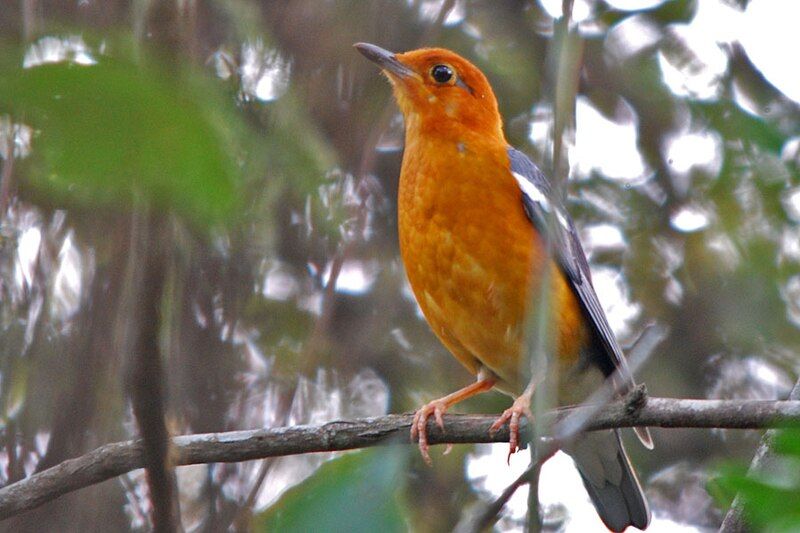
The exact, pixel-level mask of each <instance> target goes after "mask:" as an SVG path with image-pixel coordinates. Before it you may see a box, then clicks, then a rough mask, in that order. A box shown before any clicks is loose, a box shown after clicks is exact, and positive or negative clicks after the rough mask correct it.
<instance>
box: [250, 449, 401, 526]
mask: <svg viewBox="0 0 800 533" xmlns="http://www.w3.org/2000/svg"><path fill="white" fill-rule="evenodd" d="M405 463H406V453H405V450H404V449H403V448H399V447H380V448H376V449H372V450H366V451H360V452H354V453H349V454H347V455H345V456H343V457H341V458H338V459H335V460H333V461H330V462H328V463H325V464H324V465H322V466H321V467H320V468H319V470H317V472H316V473H315V474H314V475H313V476H311V477H310V478H308V479H307V480H306V481H304V482H303V483H301V484H300V485H298V486H296V487H293V488H291V489H289V490H288V491H287V492H286V493H285V494H284V495H283V496H282V497H281V499H280V500H279V501H278V502H277V503H275V504H274V505H273V506H272V507H270V508H269V509H267V510H266V511H265V512H264V513H262V514H261V515H259V516H258V517H256V521H255V526H256V527H255V530H256V531H265V532H266V531H281V532H292V531H298V532H301V531H302V532H305V531H326V532H337V531H341V532H358V531H365V532H367V531H386V532H391V531H406V530H407V529H408V526H407V524H406V523H405V521H404V518H403V517H404V516H406V515H407V513H406V512H405V509H404V506H403V505H402V503H401V502H400V494H401V493H402V487H403V484H404V482H403V472H404V466H405Z"/></svg>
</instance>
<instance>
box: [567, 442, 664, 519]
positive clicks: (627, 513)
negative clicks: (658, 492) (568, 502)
mask: <svg viewBox="0 0 800 533" xmlns="http://www.w3.org/2000/svg"><path fill="white" fill-rule="evenodd" d="M564 451H566V452H567V453H568V454H569V455H571V456H572V458H573V460H574V461H575V464H576V466H577V467H578V471H579V472H580V474H581V477H582V478H583V484H584V485H585V486H586V490H587V491H588V492H589V496H590V497H591V499H592V502H593V503H594V506H595V508H596V509H597V514H599V515H600V518H601V519H602V520H603V523H604V524H605V525H606V527H608V529H610V530H611V531H624V530H625V528H627V527H628V526H634V527H637V528H639V529H645V528H646V527H647V526H648V525H649V524H650V508H649V506H648V505H647V500H646V499H645V496H644V493H643V492H642V487H641V485H639V480H638V479H637V478H636V474H635V473H634V471H633V468H632V467H631V462H630V460H629V459H628V455H627V454H626V453H625V448H624V447H623V446H622V440H621V439H620V435H619V431H618V430H609V431H595V432H590V433H588V434H586V435H585V436H584V437H581V438H580V439H578V440H577V442H575V443H573V444H572V445H571V446H569V447H568V448H566V449H565V450H564Z"/></svg>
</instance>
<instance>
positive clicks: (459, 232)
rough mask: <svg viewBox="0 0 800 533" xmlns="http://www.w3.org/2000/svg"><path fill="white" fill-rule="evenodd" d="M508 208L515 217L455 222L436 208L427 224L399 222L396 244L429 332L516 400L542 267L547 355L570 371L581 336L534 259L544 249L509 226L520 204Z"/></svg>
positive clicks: (574, 312)
mask: <svg viewBox="0 0 800 533" xmlns="http://www.w3.org/2000/svg"><path fill="white" fill-rule="evenodd" d="M418 207H419V206H418ZM509 209H517V210H518V211H519V213H514V212H509V211H507V212H505V216H503V215H501V216H497V217H494V218H490V219H487V218H480V217H470V216H469V215H468V214H466V216H463V217H458V219H457V220H456V219H452V218H448V217H447V216H446V211H445V214H442V211H443V210H442V209H439V210H437V211H436V213H437V214H436V216H433V217H430V218H425V217H418V216H416V217H408V218H407V219H405V220H404V217H403V216H401V219H400V237H401V250H402V254H403V261H404V263H405V266H406V270H407V273H408V277H409V281H410V283H411V286H412V289H413V290H414V294H415V295H416V297H417V301H418V303H419V305H420V307H421V308H422V311H423V313H424V314H425V317H426V319H427V320H428V322H429V324H430V325H431V328H432V329H433V331H434V332H435V333H436V334H437V336H438V337H439V338H440V339H441V340H442V342H443V343H444V344H445V345H446V346H447V347H448V348H449V349H450V351H451V352H452V353H453V355H454V356H455V357H456V358H457V359H458V360H459V361H460V362H461V363H462V364H464V365H465V366H466V367H467V368H468V369H469V370H470V371H472V372H473V373H476V372H477V371H478V369H479V368H480V367H481V366H485V367H487V368H488V369H489V370H491V371H492V372H493V373H494V374H496V375H497V377H499V378H500V379H501V380H502V381H501V383H500V384H499V385H500V387H499V388H500V389H501V390H504V391H505V392H510V393H516V392H519V391H521V389H522V388H524V386H525V383H526V381H527V380H528V379H529V377H530V374H529V372H527V368H528V366H529V364H528V362H527V361H526V360H524V358H522V357H521V354H522V353H523V349H522V347H523V343H524V341H525V340H526V339H525V327H526V320H527V317H526V310H528V307H529V306H528V302H529V300H531V298H530V297H531V293H532V286H533V284H534V283H535V284H537V287H538V286H539V283H540V280H541V279H542V276H543V274H544V273H545V267H546V266H548V267H549V268H550V270H549V272H548V273H547V277H548V282H549V283H550V289H549V290H550V292H549V300H550V308H549V310H548V315H546V316H547V319H548V320H550V323H551V328H552V329H551V331H553V332H554V333H555V335H554V336H553V338H552V339H551V340H552V343H553V346H551V347H549V348H550V350H549V351H550V352H551V353H552V354H553V355H555V356H557V360H558V361H559V362H560V363H562V364H566V365H569V366H574V363H575V362H576V361H577V359H578V352H579V350H580V344H581V343H582V342H583V338H584V331H583V322H582V320H581V316H580V311H579V307H578V305H577V302H576V300H575V297H574V295H573V293H572V291H571V289H570V288H569V286H568V284H567V282H566V280H565V279H564V277H563V274H562V273H561V271H560V270H559V269H558V268H556V267H555V266H554V264H553V263H552V261H551V260H550V259H549V258H548V257H547V256H546V255H545V254H544V253H539V251H540V250H541V251H543V250H544V246H543V245H542V244H543V243H542V242H540V239H539V236H538V234H537V233H536V232H535V231H534V230H533V228H532V226H531V225H530V223H528V221H527V220H526V219H522V220H517V219H515V217H524V213H523V212H522V207H521V204H515V205H513V206H509ZM498 212H499V213H504V211H502V210H501V211H498ZM462 214H464V213H462ZM412 220H413V221H414V222H413V225H412V224H411V221H412ZM534 290H535V289H534ZM533 294H534V295H535V292H534V293H533ZM534 300H535V299H534ZM528 340H529V341H531V342H535V339H528ZM559 366H562V365H559Z"/></svg>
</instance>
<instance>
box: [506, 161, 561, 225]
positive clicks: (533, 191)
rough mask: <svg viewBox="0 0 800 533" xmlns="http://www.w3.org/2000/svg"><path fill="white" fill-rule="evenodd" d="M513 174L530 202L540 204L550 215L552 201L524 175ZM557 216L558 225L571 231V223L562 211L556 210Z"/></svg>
mask: <svg viewBox="0 0 800 533" xmlns="http://www.w3.org/2000/svg"><path fill="white" fill-rule="evenodd" d="M511 174H513V175H514V179H515V180H517V185H519V188H520V189H522V193H523V194H524V195H525V196H527V197H528V199H529V200H530V201H532V202H534V203H536V204H538V205H539V206H540V207H541V208H542V209H543V210H544V211H545V212H547V213H549V212H550V209H551V204H550V200H548V199H547V196H545V195H544V193H543V192H542V191H541V189H539V187H537V186H536V185H534V184H533V183H531V181H529V180H528V179H527V178H525V176H523V175H522V174H519V173H517V172H512V173H511ZM555 215H556V219H557V220H558V223H559V224H561V226H562V227H564V228H567V229H569V222H567V217H566V216H565V215H564V213H563V212H562V211H561V209H558V208H556V212H555Z"/></svg>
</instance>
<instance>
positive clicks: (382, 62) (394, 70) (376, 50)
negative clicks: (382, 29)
mask: <svg viewBox="0 0 800 533" xmlns="http://www.w3.org/2000/svg"><path fill="white" fill-rule="evenodd" d="M353 47H354V48H355V49H356V50H358V51H359V52H361V54H362V55H363V56H364V57H366V58H367V59H369V60H370V61H372V62H373V63H375V64H376V65H378V66H379V67H380V68H382V69H383V70H385V71H386V72H388V73H389V74H394V75H395V76H398V77H400V78H404V77H407V76H412V75H413V74H414V71H413V70H411V69H410V68H408V67H407V66H405V65H404V64H403V63H401V62H400V61H398V59H397V56H395V55H394V54H393V53H392V52H390V51H389V50H384V49H383V48H381V47H380V46H375V45H374V44H369V43H356V44H354V45H353Z"/></svg>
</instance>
